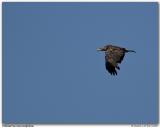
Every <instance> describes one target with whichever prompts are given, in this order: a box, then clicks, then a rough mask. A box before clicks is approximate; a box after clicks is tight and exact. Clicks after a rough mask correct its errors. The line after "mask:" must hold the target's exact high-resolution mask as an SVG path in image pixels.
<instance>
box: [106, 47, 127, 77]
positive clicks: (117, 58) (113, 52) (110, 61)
mask: <svg viewBox="0 0 160 128" xmlns="http://www.w3.org/2000/svg"><path fill="white" fill-rule="evenodd" d="M105 54H106V55H105V66H106V69H107V71H108V72H109V73H110V74H111V75H112V74H113V75H117V71H116V69H115V68H117V69H120V68H119V67H118V63H121V62H122V60H123V58H124V56H125V49H124V48H119V47H110V49H108V50H107V51H106V53H105Z"/></svg>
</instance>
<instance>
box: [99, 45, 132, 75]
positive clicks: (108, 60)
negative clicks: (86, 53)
mask: <svg viewBox="0 0 160 128" xmlns="http://www.w3.org/2000/svg"><path fill="white" fill-rule="evenodd" d="M97 50H98V51H104V52H105V66H106V70H107V71H108V72H109V73H110V74H111V75H117V71H116V68H117V69H118V70H120V68H119V66H118V63H121V62H122V60H123V58H124V56H125V53H127V52H135V51H133V50H127V49H126V48H122V47H118V46H113V45H107V46H104V47H103V48H98V49H97Z"/></svg>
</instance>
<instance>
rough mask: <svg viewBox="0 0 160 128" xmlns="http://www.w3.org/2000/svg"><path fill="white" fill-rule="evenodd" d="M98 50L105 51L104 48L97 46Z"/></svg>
mask: <svg viewBox="0 0 160 128" xmlns="http://www.w3.org/2000/svg"><path fill="white" fill-rule="evenodd" d="M97 51H105V49H104V48H97Z"/></svg>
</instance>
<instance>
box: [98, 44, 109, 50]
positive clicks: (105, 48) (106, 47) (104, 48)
mask: <svg viewBox="0 0 160 128" xmlns="http://www.w3.org/2000/svg"><path fill="white" fill-rule="evenodd" d="M110 46H111V45H107V46H104V47H102V48H97V51H107V50H108V48H109V47H110Z"/></svg>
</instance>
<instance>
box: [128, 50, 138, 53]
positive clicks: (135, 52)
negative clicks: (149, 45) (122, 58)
mask: <svg viewBox="0 0 160 128" xmlns="http://www.w3.org/2000/svg"><path fill="white" fill-rule="evenodd" d="M126 52H134V53H136V52H135V51H134V50H126Z"/></svg>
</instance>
